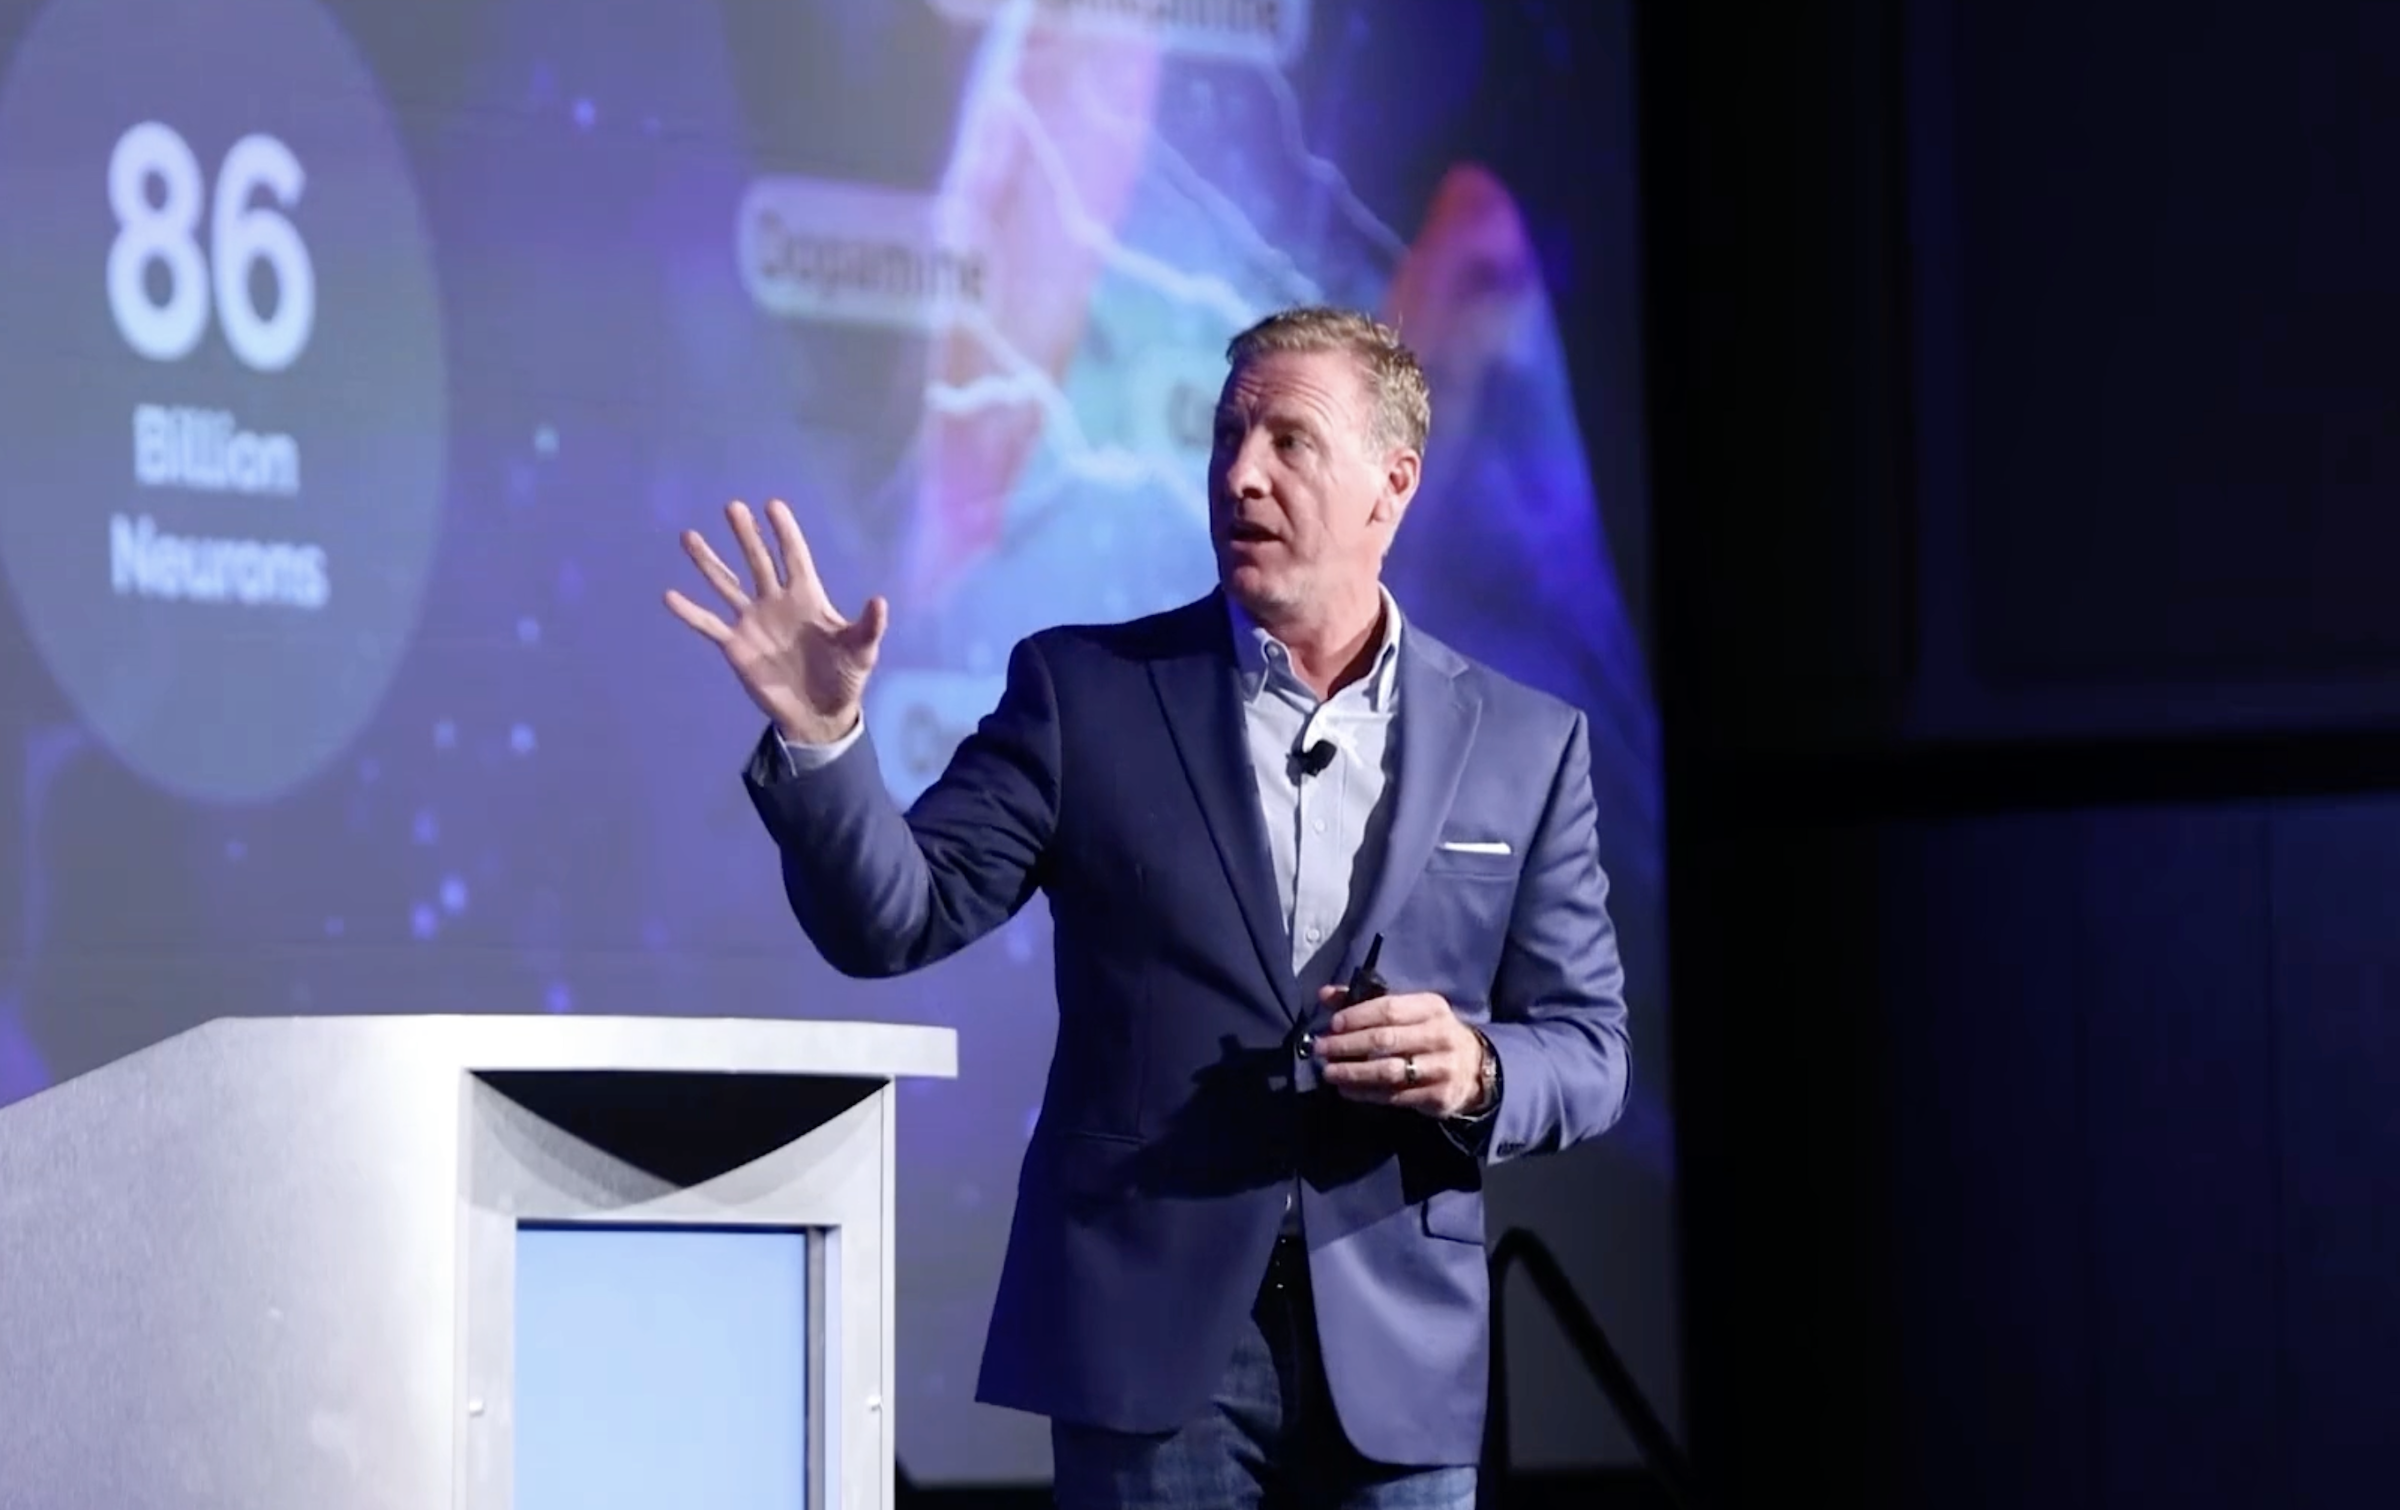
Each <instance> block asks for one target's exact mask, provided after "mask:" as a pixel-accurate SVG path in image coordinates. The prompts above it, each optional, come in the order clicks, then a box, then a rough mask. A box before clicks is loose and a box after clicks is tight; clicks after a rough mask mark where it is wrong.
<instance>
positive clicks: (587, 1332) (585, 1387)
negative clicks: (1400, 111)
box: [514, 1224, 812, 1510]
mask: <svg viewBox="0 0 2400 1510" xmlns="http://www.w3.org/2000/svg"><path fill="white" fill-rule="evenodd" d="M516 1249H517V1252H516V1369H515V1377H516V1401H515V1425H516V1432H515V1438H516V1440H515V1481H516V1493H515V1497H514V1504H515V1505H516V1507H517V1510H616V1507H623V1510H653V1507H660V1506H668V1505H708V1506H711V1507H713V1510H805V1507H806V1506H808V1505H809V1504H810V1498H809V1495H808V1478H809V1473H808V1461H809V1451H808V1445H809V1444H808V1433H809V1422H810V1417H809V1394H810V1385H811V1380H810V1379H809V1377H808V1376H809V1371H810V1358H811V1356H812V1350H811V1348H810V1346H809V1342H810V1338H809V1335H808V1333H809V1303H808V1296H809V1286H808V1281H809V1273H808V1267H809V1247H808V1236H807V1234H806V1233H804V1232H795V1231H784V1230H776V1229H771V1228H739V1229H722V1228H632V1227H614V1226H603V1225H586V1224H559V1225H538V1226H537V1225H532V1224H527V1225H524V1226H521V1227H520V1228H519V1229H518V1232H517V1244H516Z"/></svg>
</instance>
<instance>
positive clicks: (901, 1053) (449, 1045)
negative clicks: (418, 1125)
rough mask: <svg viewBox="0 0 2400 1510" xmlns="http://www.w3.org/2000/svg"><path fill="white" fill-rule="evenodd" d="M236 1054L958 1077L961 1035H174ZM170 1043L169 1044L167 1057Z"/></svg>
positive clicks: (584, 1025) (545, 1023)
mask: <svg viewBox="0 0 2400 1510" xmlns="http://www.w3.org/2000/svg"><path fill="white" fill-rule="evenodd" d="M181 1036H182V1037H183V1038H184V1039H187V1040H191V1041H192V1042H193V1047H195V1048H198V1047H200V1046H201V1045H202V1044H206V1045H207V1046H208V1047H209V1048H211V1049H215V1050H218V1051H220V1052H230V1053H234V1054H241V1053H244V1052H247V1051H250V1050H264V1049H267V1048H268V1047H269V1046H270V1045H273V1046H279V1047H300V1046H302V1045H305V1046H306V1048H307V1049H308V1051H309V1052H310V1053H311V1054H315V1055H322V1054H334V1055H340V1054H343V1053H347V1052H357V1053H362V1054H373V1055H377V1056H382V1055H387V1054H398V1055H404V1056H407V1057H410V1058H415V1059H418V1060H420V1061H422V1060H425V1059H433V1060H437V1061H450V1062H453V1063H455V1064H456V1066H457V1067H458V1068H459V1069H460V1070H462V1071H467V1072H491V1073H506V1072H511V1071H534V1072H541V1071H552V1072H570V1071H572V1072H585V1071H602V1072H605V1071H622V1072H627V1073H636V1072H645V1071H647V1072H668V1073H680V1074H724V1075H840V1076H861V1077H869V1078H875V1079H898V1078H902V1077H910V1076H914V1077H925V1078H936V1079H951V1078H955V1077H956V1075H957V1074H958V1034H957V1032H956V1031H955V1030H953V1029H950V1028H943V1027H928V1026H922V1025H918V1024H912V1023H881V1022H829V1021H824V1020H821V1019H813V1018H782V1017H576V1016H571V1015H560V1016H555V1017H553V1016H530V1015H528V1016H499V1015H482V1014H473V1013H460V1014H426V1015H421V1016H420V1015H409V1016H354V1017H345V1016H320V1017H220V1018H216V1019H214V1020H212V1021H210V1022H206V1023H203V1024H201V1025H200V1026H199V1027H197V1028H194V1029H192V1030H191V1031H190V1032H189V1033H186V1034H183V1035H181ZM175 1042H176V1040H175V1039H169V1040H167V1043H166V1044H165V1045H161V1046H160V1047H162V1048H166V1047H169V1046H171V1045H173V1044H174V1043H175Z"/></svg>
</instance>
